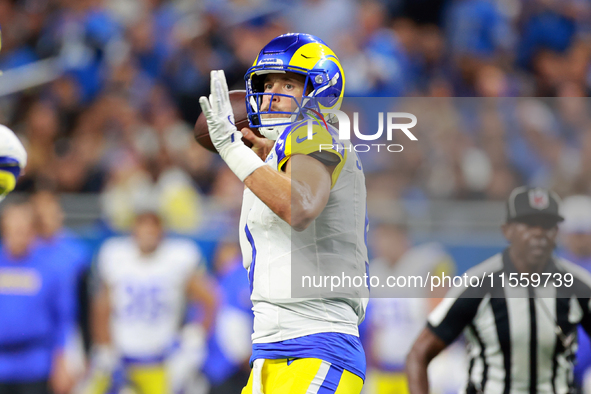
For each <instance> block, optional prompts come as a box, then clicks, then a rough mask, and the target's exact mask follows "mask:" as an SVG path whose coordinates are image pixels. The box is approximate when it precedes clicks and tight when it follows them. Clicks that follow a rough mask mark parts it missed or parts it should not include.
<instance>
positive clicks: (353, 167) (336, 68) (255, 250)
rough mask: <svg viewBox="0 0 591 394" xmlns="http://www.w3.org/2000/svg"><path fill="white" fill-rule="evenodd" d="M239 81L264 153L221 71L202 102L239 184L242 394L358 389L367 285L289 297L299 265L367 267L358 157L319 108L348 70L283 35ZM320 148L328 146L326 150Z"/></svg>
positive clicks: (304, 40) (311, 45) (334, 95)
mask: <svg viewBox="0 0 591 394" xmlns="http://www.w3.org/2000/svg"><path fill="white" fill-rule="evenodd" d="M245 79H246V82H247V102H248V105H247V110H248V112H249V120H250V123H251V125H252V126H263V127H261V128H260V129H259V130H260V131H261V133H262V134H263V135H264V136H265V137H266V138H267V139H268V140H271V141H273V142H271V143H268V141H267V142H266V141H265V140H262V139H259V138H256V137H255V136H254V135H253V133H252V132H246V130H245V137H246V138H247V139H249V140H250V141H251V142H253V143H254V146H255V150H256V152H258V153H259V154H260V155H261V157H259V156H257V153H255V152H254V151H253V150H251V149H249V148H247V147H246V146H245V145H244V144H243V143H242V141H241V137H242V136H243V135H242V134H240V133H239V132H238V130H236V127H235V126H234V122H233V113H232V108H231V106H230V101H229V97H228V87H227V85H226V81H225V76H224V73H223V71H212V73H211V95H210V97H209V100H208V99H207V98H205V97H202V98H201V99H200V104H201V107H202V109H203V112H204V114H205V116H206V118H207V124H208V129H209V133H210V136H211V139H212V142H213V143H214V145H215V147H216V149H217V150H218V152H220V155H221V157H222V158H223V159H224V160H225V161H226V163H227V164H228V166H229V167H230V169H232V171H233V172H234V173H235V174H236V175H237V176H238V178H239V179H240V180H241V181H243V182H244V184H245V186H246V189H245V191H244V197H243V205H242V215H241V221H240V231H241V237H240V241H241V247H242V253H243V259H244V265H245V267H246V268H247V269H248V273H249V279H250V286H251V300H252V302H253V311H254V319H255V320H254V334H253V355H252V357H251V363H252V365H253V370H252V373H251V376H250V379H249V382H248V384H247V386H246V387H245V388H244V389H243V391H242V392H243V394H251V393H255V394H260V393H265V394H274V393H281V394H288V393H306V392H314V393H316V392H323V393H339V394H345V393H351V394H357V393H359V392H360V391H361V388H362V386H363V379H364V378H365V354H364V351H363V347H362V346H361V342H360V340H359V337H358V328H357V326H358V324H359V323H360V322H361V321H363V319H364V316H365V307H366V305H367V298H366V297H367V296H368V292H367V288H362V289H358V292H357V293H356V294H350V296H348V297H341V298H330V299H328V298H322V297H320V296H318V295H316V296H315V297H314V296H310V297H309V298H306V299H303V298H292V292H293V291H294V288H293V286H292V275H293V271H292V269H294V268H303V267H304V268H305V267H307V268H308V269H309V271H312V272H327V271H330V272H334V273H335V274H337V273H339V271H340V272H341V273H342V272H343V271H344V270H346V269H349V270H352V271H354V272H356V273H359V272H361V273H362V274H363V273H364V272H365V271H366V266H367V264H368V263H367V247H366V244H365V238H366V236H365V235H366V228H367V219H366V206H365V205H366V190H365V178H364V176H363V171H362V167H361V163H360V161H359V159H358V157H357V155H356V154H355V153H354V151H353V152H350V151H348V150H347V147H348V146H349V145H348V141H347V142H344V143H343V142H340V141H338V139H337V138H338V137H337V133H336V130H335V129H334V128H333V127H332V126H330V125H328V124H327V122H326V121H325V119H324V117H323V116H322V115H321V113H320V110H321V109H322V108H328V109H339V108H340V104H341V101H342V98H343V94H344V90H343V89H344V84H345V78H344V74H343V70H342V68H341V65H340V63H339V60H338V58H337V57H336V55H335V54H334V53H333V51H332V50H331V49H330V48H329V47H328V46H327V45H326V44H325V43H324V42H323V41H321V40H320V39H318V38H316V37H313V36H311V35H307V34H285V35H282V36H279V37H277V38H275V39H273V40H272V41H271V42H270V43H269V44H267V45H266V46H265V47H264V48H263V49H262V50H261V52H260V53H259V55H258V57H257V59H256V60H255V63H254V65H253V67H251V68H250V69H249V70H248V72H247V73H246V76H245ZM310 119H311V122H312V130H311V131H312V139H308V138H307V135H308V127H307V125H308V120H310ZM321 144H322V145H323V146H327V145H328V146H331V147H332V148H331V149H328V150H324V149H322V152H321V151H320V145H321ZM269 148H271V149H270V151H268V150H269ZM266 153H268V154H266ZM263 160H264V161H263ZM296 245H297V247H296ZM292 265H293V266H292ZM296 265H298V267H295V266H296ZM296 281H297V279H296ZM333 297H334V296H333Z"/></svg>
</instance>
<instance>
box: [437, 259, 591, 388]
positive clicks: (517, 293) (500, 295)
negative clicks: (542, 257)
mask: <svg viewBox="0 0 591 394" xmlns="http://www.w3.org/2000/svg"><path fill="white" fill-rule="evenodd" d="M517 272H518V271H517V270H516V268H515V266H514V265H513V263H512V262H511V260H510V258H509V253H508V251H507V250H505V252H503V253H499V254H497V255H495V256H493V257H491V258H490V259H488V260H486V261H484V262H482V263H481V264H478V265H477V266H475V267H474V268H472V269H471V270H469V271H468V272H467V274H468V275H469V276H471V275H477V276H479V277H482V276H483V274H485V275H489V274H490V273H494V278H495V281H496V282H495V283H494V284H495V286H494V287H491V283H490V281H488V280H486V281H485V282H484V284H483V286H482V287H468V288H454V289H452V290H451V291H450V293H449V295H448V298H445V299H444V300H443V301H442V302H441V303H440V304H439V305H438V307H437V308H435V310H434V311H433V312H432V313H431V314H430V316H429V319H428V327H429V328H430V329H431V331H432V332H433V333H434V334H435V335H437V336H438V337H439V338H441V339H442V340H443V341H444V342H445V343H446V344H450V343H451V342H453V341H454V340H455V339H456V338H457V337H458V336H459V335H460V333H462V331H463V332H464V335H465V337H466V341H467V345H468V347H467V351H468V357H469V371H468V383H467V386H466V388H465V392H466V393H480V392H483V393H491V394H492V393H494V394H497V393H504V394H526V393H529V394H534V393H568V392H569V391H570V390H571V389H572V387H573V360H574V353H575V351H576V346H577V338H576V335H577V325H578V324H581V325H582V326H583V328H584V329H585V331H586V332H587V333H591V312H590V305H589V303H590V296H591V276H590V275H589V273H587V272H586V271H585V270H583V269H582V268H580V267H578V266H576V265H574V264H573V263H570V262H568V261H566V260H564V259H559V258H556V257H554V258H553V259H552V260H551V261H550V262H548V265H547V267H546V269H545V270H544V272H551V273H558V274H560V275H564V274H565V273H567V272H569V273H572V275H573V285H572V286H571V287H565V286H561V287H559V286H557V285H555V286H550V285H548V286H546V287H541V286H540V287H537V288H534V287H510V286H509V284H508V281H507V279H508V278H509V275H510V273H517ZM499 274H504V276H505V282H504V284H505V286H504V287H501V283H500V280H499Z"/></svg>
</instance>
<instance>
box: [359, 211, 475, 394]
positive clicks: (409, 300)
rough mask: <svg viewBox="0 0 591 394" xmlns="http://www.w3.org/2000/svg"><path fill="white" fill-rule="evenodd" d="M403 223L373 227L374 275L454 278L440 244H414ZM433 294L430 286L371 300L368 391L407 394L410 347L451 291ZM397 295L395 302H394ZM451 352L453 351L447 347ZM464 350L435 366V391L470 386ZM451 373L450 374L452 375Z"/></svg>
mask: <svg viewBox="0 0 591 394" xmlns="http://www.w3.org/2000/svg"><path fill="white" fill-rule="evenodd" d="M403 220H404V219H395V220H393V221H392V222H382V223H379V224H377V225H373V226H372V231H371V232H370V234H369V235H370V237H369V244H370V248H371V251H372V254H373V256H375V258H374V259H373V260H372V261H371V262H370V272H371V275H372V276H376V277H378V278H381V280H386V278H389V277H394V278H399V277H404V278H409V277H412V276H420V277H422V278H425V277H426V276H427V273H430V275H431V276H436V275H437V276H440V275H442V274H443V273H444V274H445V275H447V276H453V275H454V274H455V263H454V262H453V260H452V258H451V256H450V255H449V254H447V252H446V251H445V249H444V248H443V245H441V244H439V243H437V242H429V243H423V244H419V245H413V244H412V242H411V240H410V238H409V236H408V232H407V228H406V226H405V225H404V224H403ZM438 290H439V292H433V293H431V292H430V290H429V289H428V288H420V287H419V288H410V287H407V288H402V289H400V291H399V292H396V289H395V288H381V287H379V286H377V287H375V288H372V296H373V299H372V302H371V304H370V306H369V307H368V309H367V317H366V321H365V322H364V323H363V330H362V336H361V337H362V339H363V343H364V345H365V348H366V351H367V358H368V377H367V381H366V387H365V388H364V393H366V394H387V393H399V394H404V393H408V383H407V379H406V375H405V373H404V367H405V359H406V355H407V354H408V352H409V350H410V347H411V345H412V343H413V342H414V340H415V339H416V337H417V336H418V335H419V333H420V332H421V331H422V329H423V328H424V326H425V320H427V316H428V314H429V312H430V311H431V310H432V309H433V308H434V307H435V306H436V305H437V304H438V303H439V301H440V297H443V296H444V295H445V292H446V288H441V289H438ZM394 296H396V298H394ZM448 350H452V349H448ZM464 358H465V357H463V349H462V348H461V346H456V347H455V348H454V349H453V351H452V352H451V354H450V353H449V352H448V353H447V354H445V355H441V356H440V357H439V358H438V359H437V360H436V361H437V364H438V365H431V367H430V369H429V375H430V378H431V381H432V382H433V387H434V391H433V392H434V393H454V392H457V391H458V390H459V388H460V387H461V386H462V384H463V383H464V382H465V372H464V371H465V368H464V365H463V364H464V363H463V362H462V361H463V359H464ZM450 372H451V373H450Z"/></svg>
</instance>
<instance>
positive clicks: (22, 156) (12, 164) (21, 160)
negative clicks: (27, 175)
mask: <svg viewBox="0 0 591 394" xmlns="http://www.w3.org/2000/svg"><path fill="white" fill-rule="evenodd" d="M26 165H27V152H26V151H25V148H23V145H22V144H21V142H20V141H19V140H18V138H17V137H16V135H14V133H13V132H12V130H10V129H9V128H8V127H6V126H3V125H0V201H2V200H3V199H4V198H5V197H6V195H7V194H8V193H10V192H11V191H12V190H14V187H15V186H16V180H17V179H18V177H19V175H21V173H22V171H23V169H24V168H25V166H26Z"/></svg>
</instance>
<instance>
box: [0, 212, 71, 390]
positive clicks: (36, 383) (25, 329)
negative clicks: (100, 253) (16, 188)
mask: <svg viewBox="0 0 591 394" xmlns="http://www.w3.org/2000/svg"><path fill="white" fill-rule="evenodd" d="M2 236H3V238H2V247H1V248H0V327H2V329H1V330H0V393H2V394H37V393H39V394H46V393H50V392H51V391H53V392H54V393H56V394H65V393H68V392H69V390H70V389H71V387H72V385H73V379H72V378H71V376H70V374H69V372H68V370H67V366H66V362H65V358H64V346H65V341H66V337H67V333H68V331H69V330H70V329H71V327H72V324H73V317H72V294H69V293H68V290H69V287H68V286H67V285H66V283H65V282H64V279H63V271H62V270H61V267H60V266H59V263H58V262H57V261H56V260H55V258H54V256H47V255H46V254H45V253H44V250H43V248H40V247H39V246H38V245H35V243H34V239H35V232H34V216H33V210H32V207H31V206H30V205H29V204H21V205H12V206H7V207H6V208H5V209H4V212H3V215H2Z"/></svg>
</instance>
